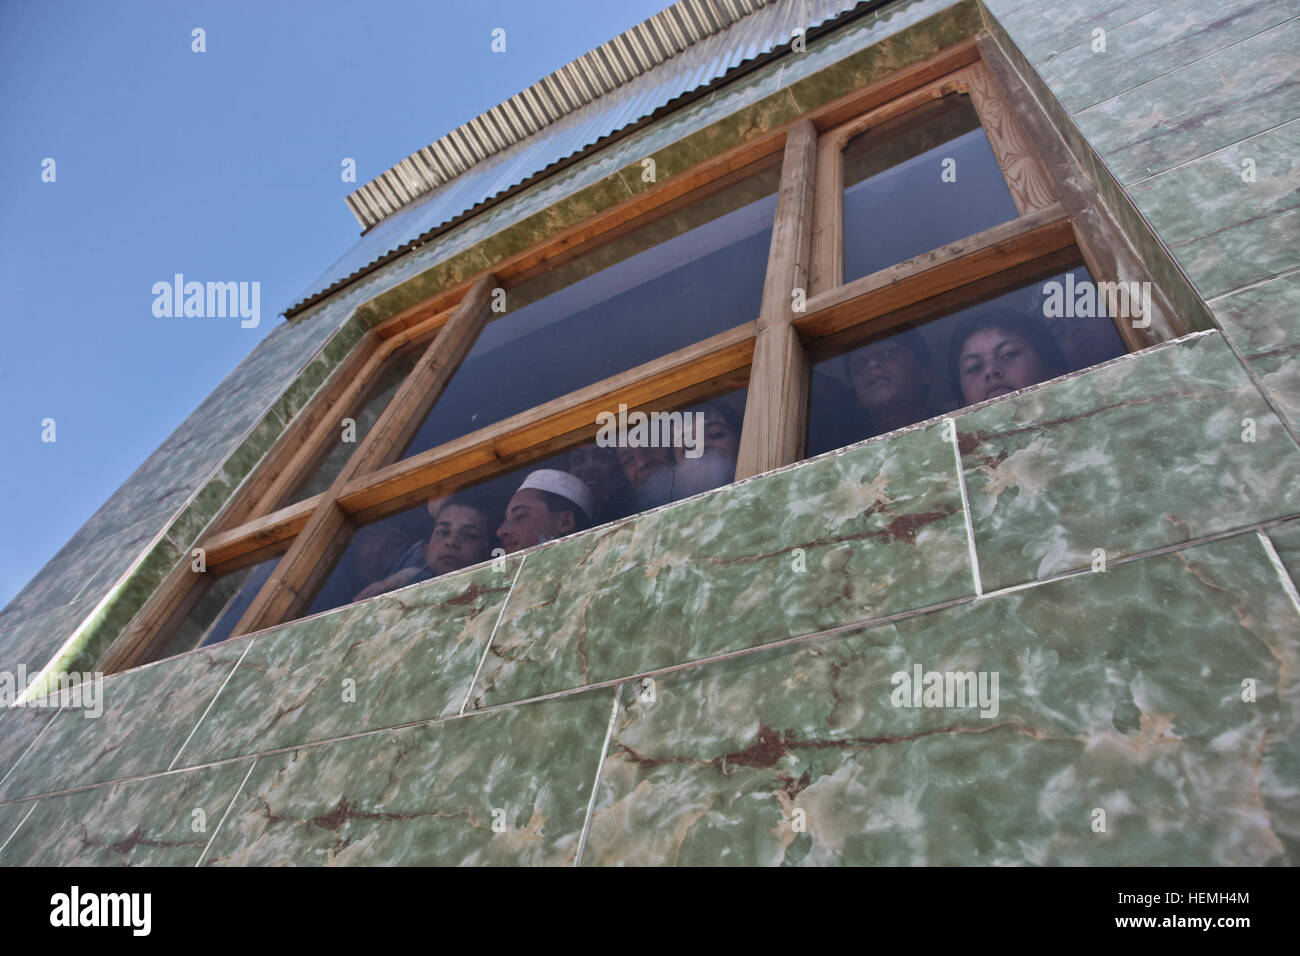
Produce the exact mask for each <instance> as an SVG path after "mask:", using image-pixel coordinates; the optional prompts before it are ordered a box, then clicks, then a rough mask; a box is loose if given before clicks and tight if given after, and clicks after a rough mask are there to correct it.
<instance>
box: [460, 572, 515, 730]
mask: <svg viewBox="0 0 1300 956" xmlns="http://www.w3.org/2000/svg"><path fill="white" fill-rule="evenodd" d="M527 560H528V555H526V554H525V555H524V556H523V557H522V558H520V559H519V567H518V568H516V569H515V577H514V580H512V581H511V582H510V590H509V591H507V592H506V597H505V600H504V601H502V602H501V611H500V612H499V613H498V614H497V621H496V623H495V624H493V625H492V633H491V634H489V635H488V639H487V645H486V646H485V647H484V648H483V656H482V657H480V658H479V659H478V667H476V668H474V679H473V680H471V681H470V682H469V689H468V690H466V691H465V699H464V700H463V701H461V702H460V710H458V711H456V716H457V717H463V716H464V715H465V708H466V707H468V706H469V701H470V698H471V697H473V696H474V688H475V687H477V686H478V675H479V674H480V673H482V671H483V665H484V664H485V663H487V656H488V653H489V652H491V650H492V642H493V641H495V640H496V639H497V628H499V627H500V626H501V621H502V620H503V619H504V618H505V616H506V606H507V605H509V604H510V598H511V596H512V595H513V594H514V593H515V585H516V584H518V583H519V575H521V574H523V572H524V563H525V562H527Z"/></svg>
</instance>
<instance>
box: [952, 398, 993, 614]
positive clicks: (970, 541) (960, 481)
mask: <svg viewBox="0 0 1300 956" xmlns="http://www.w3.org/2000/svg"><path fill="white" fill-rule="evenodd" d="M944 424H945V425H951V426H952V454H953V459H954V460H955V461H956V465H957V487H958V488H959V489H960V490H961V513H962V517H963V518H965V519H966V546H967V548H969V549H970V574H971V580H972V581H973V582H974V584H975V597H976V599H977V600H978V599H979V598H982V597H983V596H984V584H983V582H982V581H981V579H980V559H979V555H978V554H976V552H975V525H974V524H973V523H972V522H971V516H970V499H969V498H967V497H966V476H965V475H964V474H963V473H962V467H961V445H960V444H959V443H958V441H957V422H956V421H955V420H954V419H952V418H945V419H944Z"/></svg>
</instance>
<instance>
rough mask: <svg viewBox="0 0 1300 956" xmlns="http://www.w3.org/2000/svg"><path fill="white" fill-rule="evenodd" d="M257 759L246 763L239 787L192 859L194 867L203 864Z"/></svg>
mask: <svg viewBox="0 0 1300 956" xmlns="http://www.w3.org/2000/svg"><path fill="white" fill-rule="evenodd" d="M259 759H260V758H258V757H254V758H253V762H252V763H251V764H249V765H248V773H246V774H244V779H243V780H241V781H239V789H238V790H236V791H235V795H234V796H233V797H231V798H230V802H229V803H228V804H226V812H225V813H223V814H222V815H221V819H220V820H218V821H217V828H216V829H215V830H213V831H212V836H210V837H208V842H207V843H206V844H205V845H204V847H203V852H202V853H200V854H199V858H198V859H197V860H195V861H194V867H195V869H197V868H198V867H200V866H202V865H203V858H204V857H205V856H207V855H208V850H210V849H212V841H213V840H215V839H216V838H217V834H218V833H220V832H221V827H222V825H223V824H224V823H225V822H226V817H228V816H230V811H231V810H233V809H234V807H235V801H236V800H238V799H239V795H240V794H241V793H243V792H244V784H246V783H248V778H249V777H251V776H252V775H253V768H254V767H256V766H257V761H258V760H259Z"/></svg>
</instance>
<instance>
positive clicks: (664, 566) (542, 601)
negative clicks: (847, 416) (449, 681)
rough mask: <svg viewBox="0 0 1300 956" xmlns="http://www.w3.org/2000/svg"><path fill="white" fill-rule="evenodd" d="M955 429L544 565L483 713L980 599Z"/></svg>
mask: <svg viewBox="0 0 1300 956" xmlns="http://www.w3.org/2000/svg"><path fill="white" fill-rule="evenodd" d="M941 431H942V429H941V428H940V426H939V425H937V424H936V425H933V426H927V427H925V428H921V429H918V430H915V431H912V432H906V433H904V434H901V435H896V436H893V437H891V438H889V439H887V440H885V441H877V442H871V443H868V444H865V445H859V446H857V447H853V448H849V449H847V450H845V451H843V452H838V453H834V454H832V455H829V456H826V457H823V458H821V459H819V460H817V461H812V462H808V463H807V464H804V465H802V466H800V467H796V468H792V469H789V470H786V471H783V472H779V473H777V474H773V475H768V476H765V477H762V478H759V479H756V480H754V481H751V482H746V483H744V484H741V485H738V486H732V487H728V488H724V489H720V490H718V491H717V492H714V493H711V494H708V495H705V496H701V497H698V498H695V499H692V500H689V501H684V502H681V503H679V504H676V505H673V506H671V507H668V508H664V509H662V510H660V511H657V512H654V513H651V514H648V515H643V516H641V517H639V518H635V519H632V520H631V521H628V522H625V523H623V524H619V525H615V526H613V527H610V528H606V529H603V530H598V531H596V532H594V533H592V534H588V535H582V536H579V537H577V538H574V539H571V540H568V541H561V542H558V543H557V544H555V545H554V546H552V547H549V548H546V549H543V550H540V551H537V552H535V553H533V554H531V555H529V556H528V557H527V560H526V561H525V563H524V567H523V570H522V571H521V572H520V574H519V580H518V583H517V584H516V585H515V590H514V592H513V593H512V594H511V596H510V601H509V603H508V604H507V607H506V611H505V614H504V616H503V617H502V620H501V624H500V626H499V627H498V629H497V632H496V637H495V639H494V640H493V645H492V652H491V654H490V655H489V656H488V658H487V661H486V663H485V664H484V666H483V674H482V676H481V678H480V681H479V683H478V685H477V686H476V687H475V706H484V705H485V704H488V705H490V704H500V703H504V702H506V701H510V700H521V699H524V698H527V697H533V696H536V695H540V694H544V693H549V692H552V691H557V690H563V689H566V688H570V687H579V686H582V685H584V684H589V683H594V682H598V681H604V680H610V679H613V678H618V677H623V676H626V675H629V674H635V673H638V672H641V671H646V670H652V669H655V668H659V667H664V666H667V665H670V664H677V663H681V662H683V661H689V660H698V659H701V658H705V657H709V656H712V655H715V654H720V653H724V652H726V651H734V650H740V649H743V648H746V647H752V646H754V645H756V644H763V643H768V642H771V641H775V640H780V639H782V638H786V637H790V636H793V635H798V634H806V633H809V632H812V631H817V630H823V629H825V628H828V627H833V626H835V625H838V624H844V623H848V622H850V621H857V620H865V619H868V618H873V617H879V616H881V615H886V614H892V613H895V612H898V611H905V610H909V609H912V608H916V607H922V606H925V605H927V604H933V603H936V602H939V601H945V600H948V599H950V598H954V597H960V596H963V595H966V594H970V593H972V592H973V589H974V583H973V577H972V575H971V570H970V563H969V548H968V544H967V536H966V530H965V520H964V518H963V516H962V506H961V491H960V488H959V487H958V484H957V480H956V465H955V461H954V455H953V450H952V445H951V444H947V443H945V442H944V441H943V438H942V435H941Z"/></svg>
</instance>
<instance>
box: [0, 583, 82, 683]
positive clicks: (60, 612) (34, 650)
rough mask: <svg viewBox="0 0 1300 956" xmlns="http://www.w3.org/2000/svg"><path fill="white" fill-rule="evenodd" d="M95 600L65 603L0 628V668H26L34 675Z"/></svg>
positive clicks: (12, 670)
mask: <svg viewBox="0 0 1300 956" xmlns="http://www.w3.org/2000/svg"><path fill="white" fill-rule="evenodd" d="M96 603H97V602H96V601H95V600H90V599H88V600H84V601H77V602H75V603H73V604H65V605H63V606H61V607H56V608H54V610H52V611H49V612H48V613H46V614H41V615H38V616H36V617H33V618H29V619H27V620H25V621H21V622H19V623H17V624H15V625H14V626H13V627H6V628H5V629H4V630H3V631H0V670H6V671H10V672H16V671H17V670H18V668H19V667H26V668H27V672H28V674H29V675H32V676H34V675H35V674H36V672H37V671H38V670H40V669H41V668H42V667H44V666H45V665H46V664H48V663H49V661H50V658H51V657H52V656H53V654H54V653H55V651H57V650H58V649H59V648H60V647H61V646H62V645H63V642H64V641H66V640H67V639H68V637H69V636H71V634H72V632H73V631H75V630H76V629H77V628H78V627H79V626H80V624H81V622H82V621H84V620H85V619H86V617H87V616H89V615H90V614H91V612H92V611H94V610H95V605H96Z"/></svg>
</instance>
